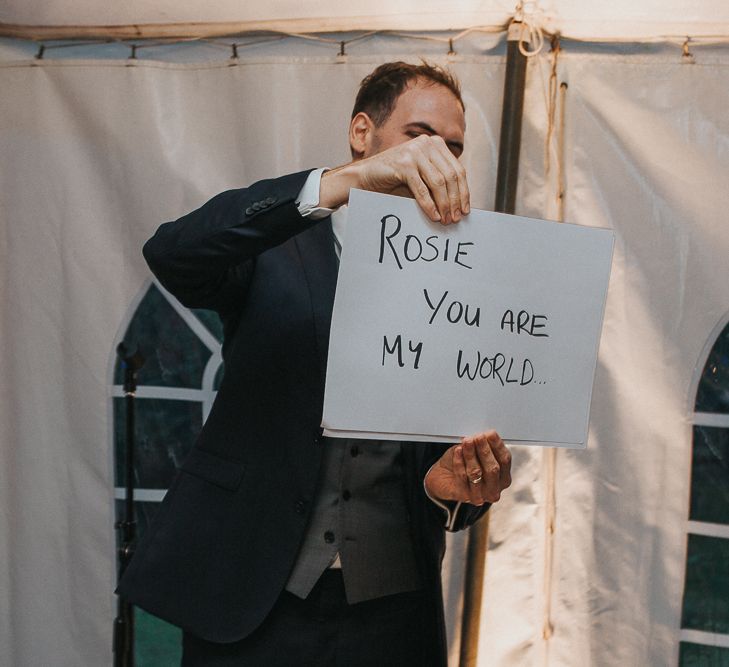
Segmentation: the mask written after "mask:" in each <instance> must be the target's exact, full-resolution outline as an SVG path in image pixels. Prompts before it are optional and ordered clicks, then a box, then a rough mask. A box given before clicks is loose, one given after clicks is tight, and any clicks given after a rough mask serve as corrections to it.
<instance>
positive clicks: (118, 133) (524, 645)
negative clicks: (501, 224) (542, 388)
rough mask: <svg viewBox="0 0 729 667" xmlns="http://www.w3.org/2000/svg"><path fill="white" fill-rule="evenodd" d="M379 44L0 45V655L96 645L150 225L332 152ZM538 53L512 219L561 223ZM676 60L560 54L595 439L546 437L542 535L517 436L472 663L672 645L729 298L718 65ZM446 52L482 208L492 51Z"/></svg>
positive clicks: (660, 659)
mask: <svg viewBox="0 0 729 667" xmlns="http://www.w3.org/2000/svg"><path fill="white" fill-rule="evenodd" d="M391 58H392V56H391V55H378V56H377V57H366V58H365V57H362V58H349V59H348V60H347V61H346V62H337V61H336V60H335V59H334V58H309V59H294V58H288V57H287V58H283V59H275V58H266V59H261V60H259V61H257V62H256V61H253V60H251V61H249V62H246V63H243V64H240V65H238V66H233V67H230V66H228V63H227V62H225V63H223V62H221V63H220V64H197V65H172V64H155V63H150V62H145V61H139V62H137V63H136V64H134V65H129V64H128V63H126V62H118V61H92V60H85V61H64V62H54V61H50V60H49V61H45V62H22V61H16V62H11V63H6V64H4V65H3V64H1V63H0V89H2V90H3V94H2V95H1V96H0V154H2V156H3V167H2V169H1V170H0V343H1V344H0V368H2V374H1V375H0V398H1V400H0V508H2V509H0V592H2V594H1V595H0V663H2V664H7V665H19V666H29V667H30V666H35V665H45V664H53V665H67V666H69V667H77V666H78V665H103V664H109V661H110V646H111V621H112V619H113V616H114V608H113V603H114V598H113V596H112V594H111V591H112V589H113V587H114V580H115V573H114V534H113V529H112V523H113V512H112V510H113V503H112V485H113V480H112V466H111V443H112V437H111V432H112V425H111V421H110V416H111V415H110V384H111V374H110V368H111V367H112V364H113V361H114V359H113V354H114V350H113V348H114V343H115V341H116V340H117V339H118V335H119V329H120V327H121V326H122V324H123V323H124V321H125V317H126V314H127V312H128V310H129V307H130V304H131V303H132V302H133V301H134V299H135V297H137V295H138V293H139V291H140V289H141V288H142V286H143V285H144V283H145V281H146V280H147V279H148V277H149V274H148V272H147V269H146V267H145V265H144V263H143V261H142V258H141V254H140V248H141V245H142V243H143V242H144V240H145V239H146V238H147V237H148V236H149V235H151V233H152V232H153V231H154V229H155V228H156V226H157V225H158V224H159V223H161V222H163V221H165V220H169V219H172V218H175V217H177V216H179V215H181V214H183V213H185V212H187V211H189V210H191V209H192V208H194V207H197V206H198V205H200V204H201V203H202V202H204V201H205V200H206V199H208V198H209V197H211V196H212V195H214V194H216V193H217V192H220V191H222V190H224V189H227V188H232V187H238V186H242V185H246V184H248V183H250V182H252V181H255V180H257V179H260V178H264V177H268V176H271V175H276V174H281V173H285V172H289V171H294V170H298V169H301V168H305V167H307V166H313V165H334V164H337V163H341V162H344V161H346V160H347V159H348V150H347V145H346V127H347V119H348V117H349V112H350V109H351V102H352V100H353V97H354V93H355V91H356V87H357V84H358V82H359V80H360V79H361V78H362V77H363V76H364V75H365V74H366V73H368V72H369V71H370V70H371V69H372V68H373V67H374V66H375V65H376V64H377V63H379V62H382V61H384V60H388V59H391ZM540 58H541V60H540V61H539V62H534V63H532V64H531V65H530V70H529V85H528V91H527V95H528V97H527V104H526V108H525V134H524V139H523V144H522V156H523V163H522V176H521V179H520V186H519V187H520V200H519V201H520V203H519V210H518V212H519V213H522V214H526V215H531V216H537V217H540V216H545V217H555V216H556V210H557V209H556V205H555V201H556V191H557V190H556V187H557V186H556V181H557V179H556V174H557V172H558V169H557V167H556V157H555V146H556V145H557V143H558V141H557V138H556V137H555V138H554V139H553V141H552V145H551V150H550V156H551V162H550V169H549V172H548V173H547V171H546V169H545V139H546V136H547V125H548V124H547V118H548V114H547V108H546V102H545V98H546V97H547V94H548V85H547V84H548V76H549V70H548V65H549V62H548V59H547V57H546V56H544V57H540ZM679 58H680V56H679V55H678V54H675V55H667V56H656V57H647V56H630V57H621V56H615V55H613V56H610V55H605V56H589V55H569V54H567V55H563V56H562V58H561V60H560V65H559V81H562V80H566V81H568V83H569V88H568V90H567V93H566V107H565V127H566V136H565V170H564V181H565V184H566V188H567V189H566V206H565V218H566V219H567V220H569V221H571V222H577V223H581V224H585V225H593V226H604V227H612V228H613V229H615V231H616V233H617V243H616V252H615V262H614V267H613V274H612V279H611V284H610V290H609V297H608V304H607V313H606V318H605V326H604V332H603V338H602V342H601V348H600V357H599V364H598V372H597V380H596V386H595V390H594V395H593V409H592V425H591V431H590V440H589V443H588V449H587V450H586V451H580V452H569V451H560V452H558V453H557V456H556V468H555V470H556V472H555V497H556V523H555V532H554V536H553V543H552V544H551V547H550V542H549V541H548V540H547V531H546V529H545V516H546V515H547V512H546V508H547V507H548V503H547V501H548V498H549V496H550V489H549V484H548V474H547V472H548V457H549V456H550V455H549V453H548V451H547V450H541V449H533V448H523V447H522V448H517V449H516V450H515V453H516V456H515V464H514V486H513V488H512V489H510V490H509V492H507V493H506V494H504V498H503V500H502V501H501V502H500V503H499V505H498V506H497V507H495V508H494V510H493V515H492V517H491V529H490V551H489V555H488V561H487V580H486V586H485V591H484V610H483V617H482V633H481V645H480V646H481V649H480V657H479V664H480V665H483V666H486V665H488V666H489V667H490V666H492V665H503V666H504V667H507V666H508V667H512V666H513V665H549V666H554V667H566V666H567V667H568V666H574V667H578V666H579V667H582V666H584V665H600V666H603V665H606V666H607V665H616V666H617V665H625V664H646V665H668V664H672V663H673V662H674V661H675V655H676V651H677V642H678V631H679V630H678V628H679V620H680V609H681V592H682V586H683V568H684V556H685V545H686V525H685V524H686V518H687V514H688V489H689V470H690V460H691V458H690V454H691V452H690V440H691V431H690V409H691V406H692V401H693V398H692V397H690V396H689V393H690V391H689V388H690V386H691V383H692V377H693V373H694V368H695V366H696V364H697V363H698V362H699V358H700V356H701V351H702V349H703V347H704V345H705V343H706V342H707V340H708V338H709V336H710V334H711V332H712V331H713V330H714V328H715V327H716V326H717V324H718V323H719V322H720V320H721V319H722V317H724V316H725V314H726V313H727V312H728V311H729V287H728V286H729V262H727V261H726V257H727V256H728V253H727V251H728V250H729V228H727V226H726V224H725V223H724V211H726V210H728V209H729V195H728V194H727V190H726V188H722V184H723V183H725V182H726V181H727V177H728V176H729V151H728V150H727V136H729V120H727V118H726V114H725V109H726V108H727V106H729V105H728V102H729V100H728V99H727V97H728V96H729V93H727V91H728V90H729V86H728V85H727V84H729V81H727V78H728V76H727V68H726V64H727V62H729V59H727V58H726V57H724V56H722V55H716V54H714V55H712V56H711V57H710V58H711V59H710V60H709V59H708V56H707V60H706V61H705V62H703V61H702V62H701V63H700V64H697V65H693V66H692V65H682V64H681V63H680V62H679ZM452 66H453V69H454V70H455V71H456V73H457V74H458V75H459V76H460V78H461V80H462V82H463V85H464V90H465V99H466V105H467V123H468V129H467V150H466V154H465V156H464V160H465V164H466V167H467V169H468V171H469V174H470V183H471V186H472V191H473V193H474V205H475V206H477V207H480V208H489V207H490V206H491V205H492V201H493V191H494V184H495V164H496V151H497V148H498V123H499V117H500V105H501V96H502V86H503V59H502V58H500V57H491V56H472V57H471V56H469V57H466V56H464V57H460V58H455V59H454V60H453V62H452ZM550 548H551V549H553V565H552V567H551V568H545V559H546V554H547V553H548V551H549V549H550ZM462 557H463V547H462V538H456V539H455V540H451V556H450V559H449V561H448V563H447V566H446V572H445V577H446V583H447V584H448V589H447V607H448V613H449V617H450V632H451V657H452V662H453V664H456V658H457V651H458V636H457V635H458V632H457V618H458V614H459V613H460V611H459V610H460V576H461V573H462V568H463V563H462ZM546 622H549V624H550V627H551V629H552V635H551V638H550V639H548V640H545V639H543V628H544V626H545V623H546Z"/></svg>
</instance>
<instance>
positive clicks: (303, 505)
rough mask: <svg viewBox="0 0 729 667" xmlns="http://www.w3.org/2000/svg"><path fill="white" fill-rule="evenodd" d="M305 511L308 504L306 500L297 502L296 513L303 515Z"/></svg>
mask: <svg viewBox="0 0 729 667" xmlns="http://www.w3.org/2000/svg"><path fill="white" fill-rule="evenodd" d="M305 509H306V502H305V501H304V500H297V501H296V513H297V514H303V513H304V510H305Z"/></svg>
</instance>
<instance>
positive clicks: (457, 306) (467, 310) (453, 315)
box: [423, 289, 481, 327]
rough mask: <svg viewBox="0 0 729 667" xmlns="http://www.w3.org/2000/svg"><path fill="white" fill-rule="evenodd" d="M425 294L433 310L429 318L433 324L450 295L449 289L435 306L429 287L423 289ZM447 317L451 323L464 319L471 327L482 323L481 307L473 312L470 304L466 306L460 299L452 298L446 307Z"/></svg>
mask: <svg viewBox="0 0 729 667" xmlns="http://www.w3.org/2000/svg"><path fill="white" fill-rule="evenodd" d="M423 295H424V296H425V302H426V303H427V304H428V307H429V308H430V309H431V310H432V311H433V314H432V315H431V316H430V320H428V324H433V321H434V320H435V317H436V315H437V314H438V313H439V312H440V309H441V306H442V305H443V302H444V301H445V299H446V297H447V296H448V290H446V291H445V292H443V296H442V297H441V298H440V301H438V303H437V305H435V306H434V305H433V302H432V301H431V299H430V295H429V294H428V290H427V289H424V290H423ZM445 317H446V319H447V320H448V321H449V322H450V323H451V324H458V322H460V321H461V319H463V321H464V322H465V323H466V324H467V325H468V326H469V327H474V326H475V327H477V326H479V325H480V323H481V308H480V307H477V308H476V309H475V311H474V312H471V306H470V304H466V305H465V306H464V305H463V304H462V303H461V302H460V301H455V300H452V301H451V302H450V304H449V305H448V308H446V309H445Z"/></svg>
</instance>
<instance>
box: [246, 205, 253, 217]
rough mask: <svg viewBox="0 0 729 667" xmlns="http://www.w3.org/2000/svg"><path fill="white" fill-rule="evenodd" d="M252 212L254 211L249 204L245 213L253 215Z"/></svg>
mask: <svg viewBox="0 0 729 667" xmlns="http://www.w3.org/2000/svg"><path fill="white" fill-rule="evenodd" d="M254 213H255V211H254V210H253V208H252V207H251V206H249V207H248V208H247V209H246V215H253V214H254Z"/></svg>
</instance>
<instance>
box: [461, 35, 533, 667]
mask: <svg viewBox="0 0 729 667" xmlns="http://www.w3.org/2000/svg"><path fill="white" fill-rule="evenodd" d="M521 28H522V24H521V23H519V22H517V21H513V22H512V23H511V25H510V26H509V32H508V35H507V46H506V76H505V78H504V99H503V105H502V111H501V136H500V139H499V165H498V171H497V174H496V200H495V203H494V210H495V211H497V212H499V213H514V208H515V203H516V186H517V180H518V177H519V149H520V147H521V119H522V111H523V109H524V87H525V83H526V64H527V57H526V56H525V55H524V54H523V53H522V52H521V50H520V49H519V40H520V37H521V33H522V30H521ZM488 532H489V515H488V514H486V516H485V517H484V518H483V519H482V520H481V521H479V522H478V523H476V525H475V526H473V527H472V528H471V529H470V530H469V535H468V549H467V553H466V573H465V582H464V583H465V585H464V594H463V618H462V621H461V652H460V661H459V665H460V667H475V665H476V658H477V656H478V635H479V627H480V622H481V600H482V593H483V582H484V575H485V573H486V548H487V542H488Z"/></svg>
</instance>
